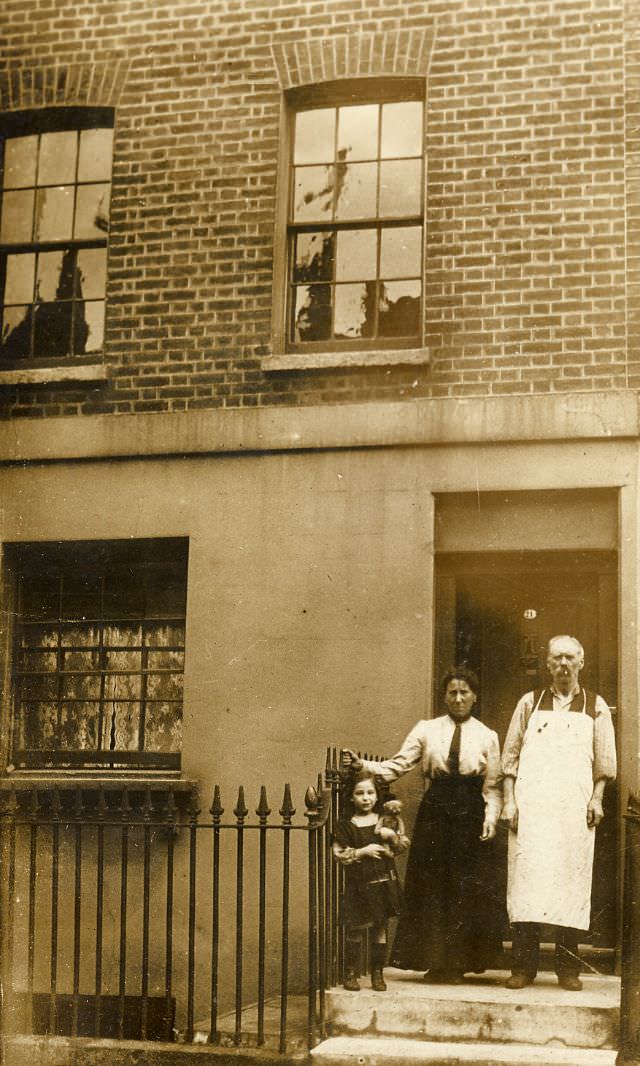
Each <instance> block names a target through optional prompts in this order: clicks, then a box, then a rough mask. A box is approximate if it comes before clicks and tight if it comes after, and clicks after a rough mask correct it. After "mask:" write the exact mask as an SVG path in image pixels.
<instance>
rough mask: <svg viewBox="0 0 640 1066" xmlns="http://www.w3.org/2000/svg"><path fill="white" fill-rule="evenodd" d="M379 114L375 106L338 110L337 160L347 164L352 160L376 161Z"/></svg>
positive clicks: (366, 105)
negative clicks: (344, 161)
mask: <svg viewBox="0 0 640 1066" xmlns="http://www.w3.org/2000/svg"><path fill="white" fill-rule="evenodd" d="M379 112H380V109H379V107H378V105H377V104H364V105H363V106H359V107H341V108H340V109H339V112H338V158H339V159H344V160H346V161H347V162H349V163H350V162H352V161H353V160H354V159H377V157H378V115H379Z"/></svg>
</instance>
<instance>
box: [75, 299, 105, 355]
mask: <svg viewBox="0 0 640 1066" xmlns="http://www.w3.org/2000/svg"><path fill="white" fill-rule="evenodd" d="M103 345H104V300H87V301H85V303H82V302H81V301H77V302H76V304H75V318H74V345H73V350H74V352H75V353H76V355H83V354H85V355H89V354H91V353H92V352H100V351H102V348H103Z"/></svg>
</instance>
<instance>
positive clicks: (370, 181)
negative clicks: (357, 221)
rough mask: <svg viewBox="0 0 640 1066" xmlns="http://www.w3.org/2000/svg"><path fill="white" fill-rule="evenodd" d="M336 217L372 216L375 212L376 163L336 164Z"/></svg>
mask: <svg viewBox="0 0 640 1066" xmlns="http://www.w3.org/2000/svg"><path fill="white" fill-rule="evenodd" d="M336 170H337V178H336V180H337V183H338V195H337V202H336V218H340V219H346V218H372V217H374V216H375V214H376V177H377V170H378V165H377V163H351V164H344V165H340V164H338V167H337V168H336Z"/></svg>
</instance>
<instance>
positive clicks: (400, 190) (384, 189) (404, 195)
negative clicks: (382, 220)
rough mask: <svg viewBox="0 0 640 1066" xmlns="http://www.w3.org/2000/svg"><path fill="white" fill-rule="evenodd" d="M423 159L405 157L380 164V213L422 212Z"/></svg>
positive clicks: (417, 213)
mask: <svg viewBox="0 0 640 1066" xmlns="http://www.w3.org/2000/svg"><path fill="white" fill-rule="evenodd" d="M421 182H422V161H421V160H420V159H403V160H398V161H394V162H387V163H381V164H380V214H381V215H383V216H384V215H386V216H389V215H391V216H392V217H396V218H397V217H398V216H399V215H419V214H421V213H422V188H421Z"/></svg>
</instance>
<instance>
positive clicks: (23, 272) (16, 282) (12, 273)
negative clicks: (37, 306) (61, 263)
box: [4, 254, 36, 304]
mask: <svg viewBox="0 0 640 1066" xmlns="http://www.w3.org/2000/svg"><path fill="white" fill-rule="evenodd" d="M35 266H36V257H35V255H29V254H27V255H8V256H7V275H6V278H5V283H4V302H5V304H21V303H31V301H32V300H33V281H34V274H35Z"/></svg>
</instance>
